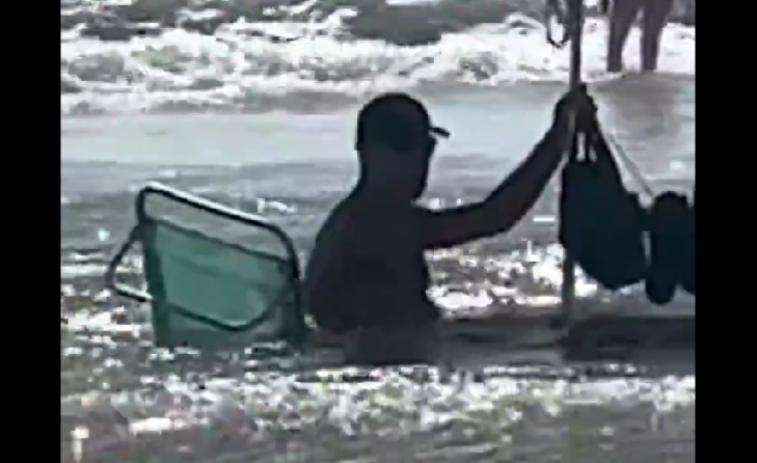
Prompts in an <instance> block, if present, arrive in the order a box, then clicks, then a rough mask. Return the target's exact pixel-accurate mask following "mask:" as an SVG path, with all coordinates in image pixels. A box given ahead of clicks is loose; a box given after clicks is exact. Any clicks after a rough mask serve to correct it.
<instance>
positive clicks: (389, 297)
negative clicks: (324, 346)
mask: <svg viewBox="0 0 757 463" xmlns="http://www.w3.org/2000/svg"><path fill="white" fill-rule="evenodd" d="M575 111H579V112H581V113H582V114H589V112H593V111H594V105H593V103H592V101H591V100H590V99H589V97H588V96H587V95H586V92H585V91H581V92H575V93H573V94H568V95H567V96H565V97H563V98H562V99H561V100H560V101H559V102H558V104H557V105H556V107H555V110H554V117H553V122H552V126H551V127H550V129H549V130H548V131H547V133H546V134H545V135H544V137H543V138H542V140H541V141H540V142H539V143H538V144H537V145H536V147H535V148H534V150H533V152H532V153H531V154H530V155H529V156H528V157H527V158H526V160H525V161H523V163H522V164H521V165H520V166H519V167H518V168H517V169H515V171H514V172H512V173H511V174H510V175H509V176H508V177H507V178H506V179H505V180H504V181H503V182H502V183H501V184H500V185H499V186H498V187H497V188H495V189H494V191H493V192H492V193H491V194H490V195H489V196H488V197H487V198H486V199H485V200H483V201H481V202H479V203H475V204H470V205H465V206H461V207H455V208H451V209H445V210H441V211H432V210H430V209H426V208H424V207H423V206H421V205H419V204H417V199H418V198H419V197H420V196H421V194H422V193H423V191H424V189H425V187H426V181H427V177H428V170H429V164H430V162H431V157H432V155H433V153H434V149H435V147H436V144H437V141H438V139H439V138H446V137H448V136H449V133H448V132H447V131H446V130H444V129H441V128H438V127H435V126H433V125H432V124H431V120H430V117H429V114H428V112H427V111H426V109H425V108H424V107H423V105H422V104H421V103H420V102H418V101H417V100H415V99H413V98H412V97H410V96H408V95H406V94H402V93H390V94H385V95H382V96H379V97H377V98H376V99H374V100H372V101H371V102H369V103H368V104H367V105H366V106H365V107H363V109H362V110H361V111H360V114H359V115H358V122H357V139H356V142H355V148H356V150H357V154H358V160H359V163H360V177H359V178H358V180H357V184H356V185H355V187H354V188H353V190H352V192H351V193H350V194H349V195H348V196H347V197H346V198H345V199H344V200H342V201H341V202H340V203H339V204H338V205H337V206H336V207H335V209H334V210H333V211H332V212H331V214H330V215H329V217H328V218H327V219H326V221H325V223H324V224H323V226H322V228H321V230H320V232H319V233H318V236H317V237H316V242H315V248H314V249H313V252H312V254H311V257H310V261H309V262H308V265H307V268H306V272H305V284H304V294H305V302H306V305H307V307H308V308H309V310H310V312H311V313H312V314H313V316H314V318H315V320H316V322H317V323H318V325H319V327H320V328H321V329H325V330H327V331H330V332H332V333H347V332H351V331H353V330H357V329H360V328H378V329H380V330H381V329H388V330H389V331H391V330H394V329H398V328H407V327H408V326H410V327H413V326H420V327H424V326H430V325H433V323H434V322H435V321H436V320H438V319H439V318H440V311H439V308H438V307H437V306H435V305H434V304H433V303H432V302H431V301H430V300H429V299H428V297H427V295H426V291H427V289H428V286H429V270H428V266H427V264H426V261H425V259H424V251H427V250H432V249H439V248H449V247H452V246H457V245H460V244H463V243H465V242H468V241H472V240H476V239H479V238H484V237H487V236H492V235H495V234H498V233H502V232H507V231H508V230H510V229H511V228H512V227H513V226H515V225H516V224H517V223H518V222H519V221H520V220H521V219H522V218H523V216H524V215H525V214H526V213H527V212H528V211H529V210H530V209H531V208H532V207H533V205H534V203H535V202H536V200H537V199H538V198H539V196H540V195H541V193H542V191H543V190H544V189H545V187H546V186H547V183H548V181H549V180H550V178H551V177H552V176H553V174H554V173H555V171H556V170H557V169H558V167H559V166H560V164H561V161H562V160H563V155H564V153H565V150H566V143H567V141H568V137H569V126H570V123H569V119H570V115H571V114H574V112H575Z"/></svg>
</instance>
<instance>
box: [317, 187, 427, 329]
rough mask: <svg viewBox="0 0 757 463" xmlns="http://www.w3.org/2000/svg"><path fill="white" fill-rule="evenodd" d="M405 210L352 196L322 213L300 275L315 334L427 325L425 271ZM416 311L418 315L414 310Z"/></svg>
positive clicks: (410, 216) (418, 242)
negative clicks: (317, 331)
mask: <svg viewBox="0 0 757 463" xmlns="http://www.w3.org/2000/svg"><path fill="white" fill-rule="evenodd" d="M414 222H415V221H414V215H413V213H412V207H411V206H405V207H397V206H396V205H384V204H380V203H374V202H372V201H367V200H364V199H361V198H358V197H356V196H355V195H351V196H350V197H348V198H346V199H345V200H344V201H342V202H341V203H340V204H339V205H338V206H337V207H336V208H335V209H334V210H333V211H332V213H331V214H330V215H329V217H328V218H327V219H326V221H325V223H324V224H323V226H322V228H321V230H320V232H319V233H318V236H317V237H316V242H315V247H314V249H313V252H312V254H311V256H310V259H309V261H308V265H307V269H306V272H305V299H306V303H307V305H308V309H309V310H310V312H311V313H312V314H313V316H314V317H315V319H316V321H317V322H318V325H319V326H320V327H322V328H325V329H328V330H331V331H335V332H343V331H348V330H352V329H355V328H359V327H363V328H365V327H373V326H393V325H402V324H406V323H410V322H426V321H429V322H430V321H433V320H435V319H436V318H437V317H438V309H437V308H436V307H434V306H433V304H431V303H430V302H429V301H428V299H427V298H426V288H427V286H428V282H429V273H428V268H427V266H426V263H425V260H424V256H423V245H422V243H421V240H420V237H419V236H418V233H419V230H418V227H417V225H416V224H415V223H414ZM419 307H422V309H419Z"/></svg>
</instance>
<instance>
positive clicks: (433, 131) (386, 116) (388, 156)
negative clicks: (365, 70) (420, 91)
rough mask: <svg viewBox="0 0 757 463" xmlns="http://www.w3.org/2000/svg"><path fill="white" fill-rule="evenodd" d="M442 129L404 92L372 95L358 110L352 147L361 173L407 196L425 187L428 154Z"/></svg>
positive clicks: (444, 131) (411, 198)
mask: <svg viewBox="0 0 757 463" xmlns="http://www.w3.org/2000/svg"><path fill="white" fill-rule="evenodd" d="M439 137H443V138H447V137H449V132H447V131H446V130H444V129H442V128H439V127H434V126H433V125H432V124H431V117H430V116H429V114H428V111H427V110H426V108H425V107H424V106H423V105H422V104H421V103H420V102H419V101H418V100H416V99H414V98H412V97H411V96H409V95H407V94H404V93H387V94H384V95H381V96H379V97H376V98H374V99H373V100H371V101H370V102H368V104H366V105H365V106H364V107H363V109H361V110H360V113H359V114H358V122H357V135H356V143H355V147H356V149H357V151H358V153H359V155H360V160H361V163H362V165H363V169H364V173H365V174H367V175H370V176H373V177H377V178H378V179H379V180H378V181H379V182H381V183H383V184H384V186H385V187H386V188H387V189H388V190H391V192H392V193H396V194H398V195H400V196H402V197H407V199H410V200H414V199H417V198H418V197H419V196H420V195H421V194H422V193H423V190H424V189H425V188H426V180H427V177H428V170H429V163H430V161H431V155H432V154H433V152H434V149H435V148H436V142H437V139H438V138H439Z"/></svg>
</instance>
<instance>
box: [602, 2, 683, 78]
mask: <svg viewBox="0 0 757 463" xmlns="http://www.w3.org/2000/svg"><path fill="white" fill-rule="evenodd" d="M603 9H604V10H605V12H606V13H608V14H609V16H610V39H609V43H608V48H607V71H608V72H621V71H622V70H623V48H625V45H626V40H627V39H628V33H629V32H630V31H631V26H633V23H634V22H635V21H636V18H637V17H638V16H639V13H641V14H642V22H641V69H642V71H645V72H653V71H656V70H657V59H658V57H659V55H660V38H661V36H662V30H663V28H664V27H665V24H666V23H667V20H668V15H669V14H670V11H671V10H672V9H673V0H604V1H603ZM608 10H609V11H608Z"/></svg>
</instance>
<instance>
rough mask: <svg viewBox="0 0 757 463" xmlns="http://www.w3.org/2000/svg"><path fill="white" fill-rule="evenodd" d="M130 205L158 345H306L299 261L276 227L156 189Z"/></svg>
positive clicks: (252, 217)
mask: <svg viewBox="0 0 757 463" xmlns="http://www.w3.org/2000/svg"><path fill="white" fill-rule="evenodd" d="M136 207H137V219H138V225H137V236H138V239H139V241H140V243H141V245H142V250H143V259H144V260H143V262H144V274H145V279H146V283H147V292H148V293H149V295H150V300H151V303H152V322H153V329H154V333H155V342H156V344H157V345H159V346H164V347H175V346H192V347H202V348H227V347H245V346H248V345H250V344H253V343H256V342H269V341H271V342H276V341H285V342H287V343H290V344H297V343H299V342H302V341H303V340H304V337H305V335H306V333H307V330H308V328H307V325H306V322H305V315H304V310H303V307H302V304H301V300H300V292H299V284H300V281H299V278H300V271H299V263H298V257H297V255H296V252H295V249H294V245H293V244H292V241H291V239H290V238H289V237H288V236H287V235H286V234H285V233H284V232H283V231H282V230H281V229H279V228H278V227H276V226H275V225H273V224H271V223H269V222H266V221H264V220H263V219H262V218H260V217H256V216H253V215H249V214H244V213H242V212H240V211H237V210H234V209H230V208H227V207H225V206H222V205H220V204H217V203H213V202H210V201H207V200H203V199H201V198H199V197H196V196H192V195H189V194H187V193H184V192H180V191H178V190H173V189H171V188H168V187H165V186H162V185H150V186H148V187H146V188H145V189H143V190H142V191H140V193H139V194H138V196H137V202H136Z"/></svg>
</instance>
